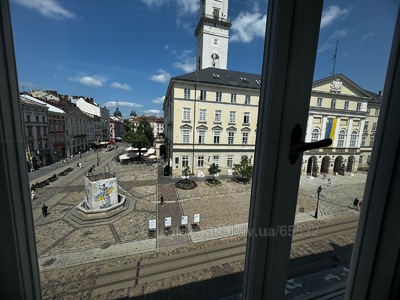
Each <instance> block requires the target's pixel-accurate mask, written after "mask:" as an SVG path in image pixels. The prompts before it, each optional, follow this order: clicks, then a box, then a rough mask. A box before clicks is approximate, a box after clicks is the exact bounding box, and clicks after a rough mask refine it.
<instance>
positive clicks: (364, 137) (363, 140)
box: [361, 134, 368, 147]
mask: <svg viewBox="0 0 400 300" xmlns="http://www.w3.org/2000/svg"><path fill="white" fill-rule="evenodd" d="M367 136H368V135H367V134H363V135H362V138H361V147H364V146H365V142H366V140H367Z"/></svg>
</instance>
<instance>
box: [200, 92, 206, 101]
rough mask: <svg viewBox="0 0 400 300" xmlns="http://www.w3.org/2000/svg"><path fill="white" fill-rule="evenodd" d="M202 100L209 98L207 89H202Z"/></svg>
mask: <svg viewBox="0 0 400 300" xmlns="http://www.w3.org/2000/svg"><path fill="white" fill-rule="evenodd" d="M200 100H204V101H205V100H207V91H206V90H200Z"/></svg>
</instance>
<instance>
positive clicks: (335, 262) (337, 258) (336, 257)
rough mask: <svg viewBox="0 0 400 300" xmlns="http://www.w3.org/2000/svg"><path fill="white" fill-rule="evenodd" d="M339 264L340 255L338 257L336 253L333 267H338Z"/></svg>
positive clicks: (333, 258)
mask: <svg viewBox="0 0 400 300" xmlns="http://www.w3.org/2000/svg"><path fill="white" fill-rule="evenodd" d="M338 264H339V257H338V256H337V254H336V253H335V254H334V255H333V256H332V267H333V268H336V267H337V266H338Z"/></svg>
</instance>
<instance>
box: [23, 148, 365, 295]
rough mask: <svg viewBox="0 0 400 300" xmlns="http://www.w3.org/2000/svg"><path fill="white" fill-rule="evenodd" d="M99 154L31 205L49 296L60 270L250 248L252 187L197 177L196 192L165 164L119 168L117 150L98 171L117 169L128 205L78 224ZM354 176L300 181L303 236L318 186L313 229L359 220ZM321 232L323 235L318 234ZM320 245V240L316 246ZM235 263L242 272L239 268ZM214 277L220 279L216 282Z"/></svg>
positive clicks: (359, 186) (358, 178) (360, 178)
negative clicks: (153, 231)
mask: <svg viewBox="0 0 400 300" xmlns="http://www.w3.org/2000/svg"><path fill="white" fill-rule="evenodd" d="M96 156H97V155H96V153H93V152H88V153H85V154H83V156H82V158H79V157H76V158H74V159H73V160H71V161H70V163H68V164H69V165H71V166H73V167H74V171H72V172H71V173H70V174H68V175H67V176H63V177H59V179H58V180H57V181H55V182H52V183H50V185H48V186H45V187H44V188H41V189H37V190H36V195H37V198H36V199H34V200H33V201H32V206H33V216H34V222H35V232H36V245H37V252H38V262H39V268H40V270H41V275H42V289H43V293H44V298H45V299H46V298H51V295H52V294H53V293H55V291H56V290H57V288H60V286H58V287H54V286H53V285H52V283H51V281H48V280H50V279H49V278H53V277H52V276H51V274H53V276H60V272H64V271H65V270H68V269H70V270H71V272H72V270H81V268H82V267H83V266H85V270H87V268H88V267H89V266H92V267H93V268H96V265H102V266H105V265H107V266H109V264H110V263H111V262H112V261H114V263H115V261H124V260H126V259H128V258H129V261H131V260H133V261H134V262H136V263H137V261H138V260H139V259H143V258H149V259H150V258H151V259H154V258H157V259H160V257H165V256H167V257H169V256H171V257H173V256H174V255H184V253H192V252H193V251H199V249H212V247H223V246H224V247H231V245H235V243H239V244H241V245H245V241H246V237H247V221H248V212H249V203H250V194H251V184H240V183H237V182H235V181H232V180H230V178H228V177H226V178H225V177H224V176H220V178H219V179H220V181H221V182H222V184H221V185H220V186H209V185H207V184H206V183H205V180H204V178H200V179H197V178H194V179H195V180H196V182H197V188H195V189H191V190H182V189H178V188H176V187H175V182H177V181H178V180H179V179H177V178H171V177H169V176H163V175H162V172H161V169H162V166H163V164H164V163H163V162H162V163H159V164H153V165H146V164H127V165H120V164H119V163H117V162H115V161H113V160H112V159H113V157H115V156H116V152H115V151H114V152H110V153H107V152H101V153H100V156H99V157H100V165H99V166H98V167H97V168H96V169H97V170H96V172H102V170H103V168H104V167H105V166H107V167H108V168H110V171H111V172H115V174H116V177H117V178H118V183H119V192H120V193H121V194H124V195H125V196H126V197H127V199H128V203H127V204H126V206H127V208H126V209H125V210H124V211H122V212H120V213H118V214H116V215H114V216H111V217H105V218H102V219H98V220H87V221H82V220H81V221H79V219H77V218H75V217H74V215H76V214H77V213H78V212H77V211H76V206H77V205H79V204H80V203H81V202H82V199H83V198H84V197H85V191H84V180H83V176H84V173H85V172H87V168H88V167H89V166H91V165H92V164H93V163H95V162H96V160H97V157H96ZM78 162H82V164H83V167H82V168H79V167H76V165H77V163H78ZM52 167H53V168H55V169H52V170H51V171H50V173H49V174H46V170H45V168H44V169H43V170H40V171H41V172H42V173H40V174H39V173H37V175H36V176H41V177H37V178H36V179H33V177H34V176H33V175H35V172H33V173H30V176H31V177H32V180H31V183H34V182H36V181H40V180H41V178H46V177H48V176H49V175H51V174H52V173H54V172H58V171H57V168H59V169H60V170H62V169H65V167H66V166H65V165H63V166H61V165H58V166H52ZM36 172H37V171H36ZM352 175H353V176H350V175H345V176H340V175H337V176H331V177H329V178H331V185H328V183H327V182H328V177H326V178H325V179H323V178H322V176H321V177H318V178H317V177H314V178H310V176H301V177H300V188H299V197H298V205H297V212H296V225H295V228H294V229H295V230H298V231H299V232H300V231H301V228H304V227H307V226H309V225H308V224H311V223H310V222H313V221H315V218H314V217H315V209H316V204H317V189H318V187H319V186H321V187H322V191H321V194H320V203H319V210H318V211H319V215H318V220H316V221H318V222H319V223H318V224H320V225H315V223H314V225H313V226H323V224H324V223H326V222H330V223H341V222H342V220H343V218H346V217H352V216H354V217H355V218H357V217H358V214H359V211H357V210H356V209H354V207H353V206H352V203H353V199H354V198H355V197H357V198H359V199H362V195H363V189H364V185H365V180H366V174H364V173H354V174H352ZM160 195H163V196H164V203H163V204H162V205H161V203H160V201H159V199H160ZM43 204H46V205H47V206H48V212H49V214H48V215H47V216H46V217H44V216H42V213H41V207H42V205H43ZM194 214H200V222H199V230H196V231H193V230H192V229H191V228H190V224H191V223H192V221H193V215H194ZM184 215H186V216H188V218H189V228H188V230H187V232H185V233H182V232H181V231H180V230H179V227H180V225H181V224H180V221H181V217H182V216H184ZM166 217H171V218H172V225H171V229H172V231H170V234H165V231H164V219H165V218H166ZM153 219H155V220H157V235H156V236H155V237H152V236H149V220H153ZM315 228H318V227H315ZM316 233H317V235H318V232H317V231H316ZM354 238H355V236H354V232H352V233H350V235H348V237H347V238H346V242H345V245H347V246H348V245H351V244H352V243H353V242H354ZM313 243H319V242H318V241H313ZM221 245H223V246H221ZM299 247H301V246H299ZM296 249H297V248H296ZM299 249H300V248H299ZM310 249H312V248H309V245H308V246H307V247H306V248H302V249H301V250H299V252H296V251H293V253H292V255H291V256H292V257H297V258H300V257H306V256H307V255H309V254H310V251H313V250H310ZM316 249H317V250H316V251H317V252H318V253H320V252H321V253H322V252H323V251H331V250H332V249H331V250H329V249H330V246H329V245H327V246H323V247H322V246H321V244H318V247H316ZM239 258H240V259H239ZM239 258H237V260H236V261H235V262H231V263H230V264H231V265H230V267H229V268H225V267H223V268H222V273H223V274H225V275H226V274H237V272H240V271H242V270H243V262H244V257H243V256H242V254H241V256H239ZM131 263H133V262H131ZM232 264H233V265H234V266H236V267H232ZM108 268H109V267H107V269H108ZM79 272H82V270H81V271H79ZM199 272H200V270H195V271H194V274H197V275H196V276H195V277H191V278H192V279H191V280H194V281H198V280H201V279H202V278H204V280H206V279H209V277H208V276H205V275H204V274H203V276H200V275H199V274H198V273H199ZM55 274H57V275H55ZM49 276H50V277H49ZM82 276H86V275H83V274H82ZM163 276H164V277H165V278H163V281H165V282H169V284H172V282H174V279H173V274H170V273H169V272H166V273H165V274H164V275H163ZM204 276H205V277H204ZM215 276H216V275H215V274H213V275H212V276H211V277H212V278H213V277H215ZM216 277H218V276H216ZM168 278H170V279H171V280H170V281H169V280H168ZM175 280H176V279H175ZM187 280H188V278H186V279H185V280H183V281H182V280H181V279H179V280H178V283H176V284H177V285H181V284H183V283H188V281H187ZM117 281H118V280H117ZM189 282H190V280H189ZM112 284H117V282H114V283H112ZM112 284H111V285H112ZM148 284H149V285H148V288H146V292H145V294H146V293H150V292H156V291H160V290H162V289H163V287H162V286H158V284H156V283H155V282H149V283H148ZM154 284H156V285H155V286H154ZM103 289H104V288H103ZM99 293H100V294H102V293H103V292H100V291H99ZM139 294H140V293H139ZM91 297H93V294H91Z"/></svg>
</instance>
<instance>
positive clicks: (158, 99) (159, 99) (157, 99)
mask: <svg viewBox="0 0 400 300" xmlns="http://www.w3.org/2000/svg"><path fill="white" fill-rule="evenodd" d="M164 98H165V96H162V97H158V98H156V99H154V100H152V101H151V102H153V103H164Z"/></svg>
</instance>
